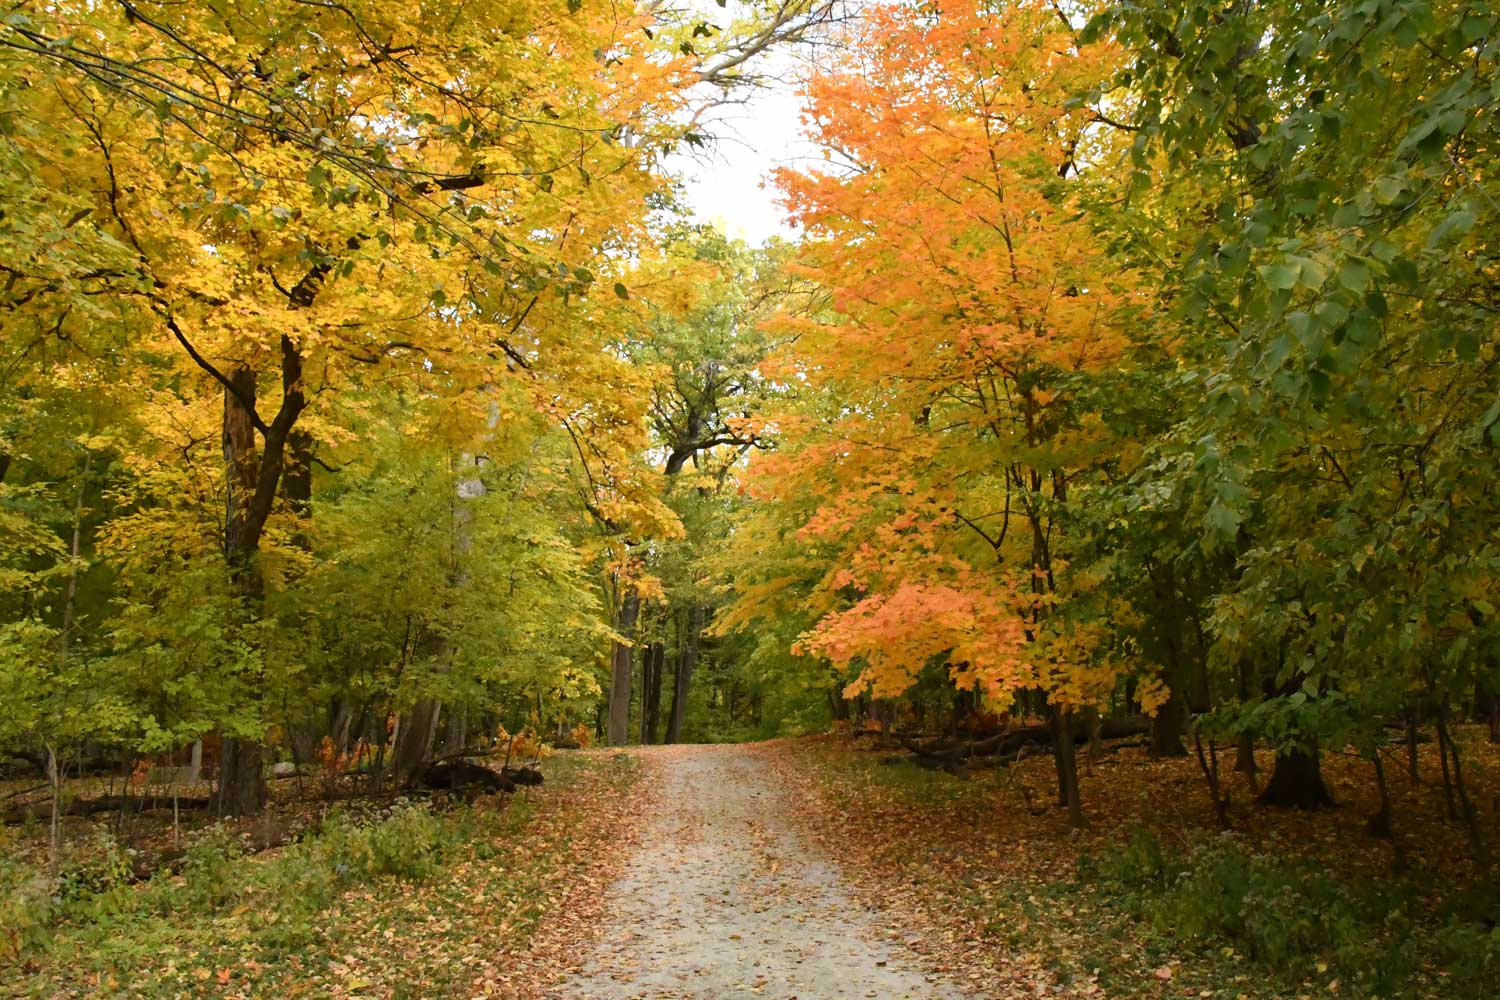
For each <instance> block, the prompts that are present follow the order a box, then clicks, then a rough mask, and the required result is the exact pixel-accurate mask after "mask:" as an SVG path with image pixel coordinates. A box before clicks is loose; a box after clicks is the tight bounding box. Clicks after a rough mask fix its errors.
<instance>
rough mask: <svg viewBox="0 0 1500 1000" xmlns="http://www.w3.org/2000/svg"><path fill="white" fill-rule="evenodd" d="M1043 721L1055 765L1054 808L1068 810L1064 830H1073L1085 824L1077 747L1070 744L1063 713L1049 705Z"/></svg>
mask: <svg viewBox="0 0 1500 1000" xmlns="http://www.w3.org/2000/svg"><path fill="white" fill-rule="evenodd" d="M1047 721H1048V724H1049V726H1050V727H1051V729H1052V753H1053V756H1054V759H1055V760H1056V762H1057V797H1058V805H1064V806H1067V807H1068V827H1069V829H1073V830H1077V829H1080V828H1081V827H1083V826H1084V825H1086V823H1087V820H1086V819H1085V818H1084V815H1083V799H1082V796H1081V795H1080V792H1079V788H1078V748H1077V745H1076V744H1075V743H1074V741H1073V719H1072V716H1071V714H1070V713H1069V712H1068V711H1067V710H1065V709H1061V708H1058V707H1056V706H1053V707H1052V708H1051V710H1050V714H1049V717H1048V720H1047Z"/></svg>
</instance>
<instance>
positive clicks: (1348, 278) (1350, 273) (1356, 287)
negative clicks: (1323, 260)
mask: <svg viewBox="0 0 1500 1000" xmlns="http://www.w3.org/2000/svg"><path fill="white" fill-rule="evenodd" d="M1339 284H1340V285H1342V286H1343V287H1344V288H1346V289H1348V290H1349V291H1351V292H1354V293H1355V294H1356V295H1358V294H1359V293H1361V292H1363V291H1364V290H1365V289H1366V288H1369V287H1370V266H1369V265H1368V264H1366V263H1365V262H1364V261H1362V260H1360V259H1359V258H1358V257H1350V258H1348V259H1347V260H1345V261H1344V263H1343V264H1341V265H1339Z"/></svg>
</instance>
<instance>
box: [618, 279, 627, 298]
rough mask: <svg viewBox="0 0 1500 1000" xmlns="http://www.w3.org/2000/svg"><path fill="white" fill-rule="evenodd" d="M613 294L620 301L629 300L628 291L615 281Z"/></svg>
mask: <svg viewBox="0 0 1500 1000" xmlns="http://www.w3.org/2000/svg"><path fill="white" fill-rule="evenodd" d="M615 294H616V295H618V296H619V297H620V298H622V299H628V298H630V289H628V288H626V287H625V286H624V285H622V284H621V283H620V282H618V281H617V282H615Z"/></svg>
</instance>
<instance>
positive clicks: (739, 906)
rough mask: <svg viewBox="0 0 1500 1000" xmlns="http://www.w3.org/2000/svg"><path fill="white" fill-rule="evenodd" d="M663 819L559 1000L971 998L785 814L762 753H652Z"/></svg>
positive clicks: (654, 824)
mask: <svg viewBox="0 0 1500 1000" xmlns="http://www.w3.org/2000/svg"><path fill="white" fill-rule="evenodd" d="M642 752H643V754H645V755H646V757H647V763H648V766H650V767H651V769H652V772H653V774H654V777H649V776H648V778H647V780H656V781H658V782H659V783H660V787H659V789H658V791H657V794H655V795H653V796H652V799H653V801H654V802H655V803H656V815H654V816H652V817H650V818H649V819H648V820H647V829H646V831H645V835H644V836H643V837H642V838H641V839H640V841H639V846H638V848H637V849H636V854H635V856H634V857H632V858H631V859H630V861H629V862H628V864H627V866H626V870H625V874H624V876H623V877H622V878H621V879H620V880H619V881H617V882H616V883H615V884H614V885H613V886H611V887H610V890H609V898H608V899H607V901H606V912H607V913H608V914H609V917H608V921H609V922H608V925H607V927H606V928H605V930H604V931H603V933H602V935H601V939H600V940H599V941H598V942H597V944H596V945H595V946H594V947H593V949H592V951H591V952H589V953H588V954H586V955H581V956H579V962H578V967H577V968H578V971H577V973H576V974H575V975H574V976H573V977H572V978H571V979H569V980H568V981H566V982H564V983H563V984H561V985H560V986H558V987H556V988H555V989H554V990H553V991H551V992H550V993H549V994H548V996H550V997H555V998H557V1000H750V998H770V1000H853V998H867V997H879V998H881V1000H968V996H969V995H968V994H966V993H963V992H961V991H959V990H958V989H957V988H956V987H955V986H953V985H951V984H948V983H944V982H941V981H939V980H938V979H936V978H935V977H932V976H929V975H928V974H926V973H924V972H923V971H922V970H921V968H920V967H919V965H918V963H917V959H916V957H915V956H914V955H913V954H912V953H911V952H909V951H908V950H907V949H906V948H905V946H904V945H903V944H902V943H901V940H900V938H899V937H896V938H895V939H893V938H892V936H891V935H890V933H889V930H890V928H887V927H885V926H884V925H883V924H882V923H881V918H880V915H879V914H877V913H872V912H871V911H869V910H867V909H865V908H864V907H863V906H861V905H860V904H859V903H858V902H856V901H855V900H854V899H853V898H852V897H851V895H850V894H849V893H848V892H846V891H845V889H844V887H843V886H842V884H841V881H840V877H839V875H838V872H837V871H836V870H835V869H834V868H833V867H831V866H830V865H829V864H828V863H826V861H825V860H824V859H821V858H819V857H818V856H817V855H816V854H815V853H814V852H812V850H811V848H810V847H809V845H807V844H806V843H805V842H804V841H802V840H801V839H799V838H798V837H797V836H796V835H795V834H794V833H793V832H792V831H791V829H790V827H789V825H788V824H787V823H786V822H785V821H784V820H783V819H782V818H781V816H782V814H783V802H782V796H781V793H780V792H779V790H778V789H777V788H776V787H775V785H774V783H773V781H772V779H771V777H770V775H769V774H768V773H767V772H766V771H765V770H764V769H763V768H762V766H761V764H760V763H759V762H758V761H757V759H756V757H755V756H754V754H753V753H751V752H748V751H746V750H744V749H742V748H737V747H732V746H726V747H719V746H691V747H661V748H648V749H646V750H644V751H642Z"/></svg>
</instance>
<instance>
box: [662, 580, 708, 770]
mask: <svg viewBox="0 0 1500 1000" xmlns="http://www.w3.org/2000/svg"><path fill="white" fill-rule="evenodd" d="M702 631H703V609H702V608H700V607H699V606H698V605H696V604H695V605H693V606H692V607H690V608H688V613H687V630H686V633H685V634H684V635H683V637H682V652H681V653H680V654H679V655H678V657H677V670H676V676H675V677H674V678H673V682H672V714H671V716H670V717H669V718H668V719H667V742H668V743H678V742H681V740H682V721H683V718H684V717H685V716H686V715H687V697H688V690H689V687H690V685H691V684H692V682H693V671H694V670H695V669H697V667H698V634H699V633H700V632H702Z"/></svg>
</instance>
